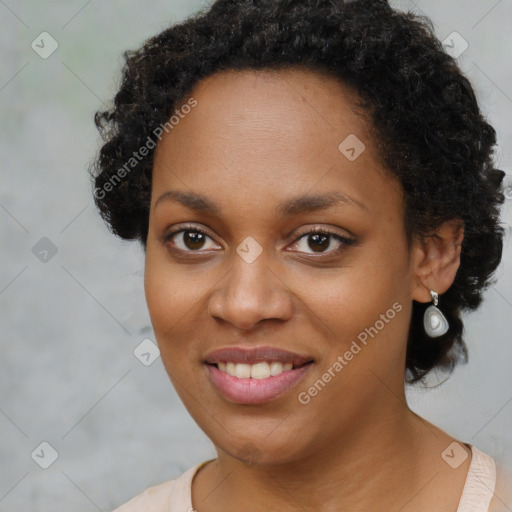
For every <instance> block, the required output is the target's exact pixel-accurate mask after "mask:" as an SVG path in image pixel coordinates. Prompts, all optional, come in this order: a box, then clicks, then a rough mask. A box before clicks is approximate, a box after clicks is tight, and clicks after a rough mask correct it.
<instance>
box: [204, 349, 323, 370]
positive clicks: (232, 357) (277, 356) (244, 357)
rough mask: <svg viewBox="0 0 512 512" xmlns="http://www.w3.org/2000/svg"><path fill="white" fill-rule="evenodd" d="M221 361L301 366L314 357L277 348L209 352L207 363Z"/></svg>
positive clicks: (206, 358)
mask: <svg viewBox="0 0 512 512" xmlns="http://www.w3.org/2000/svg"><path fill="white" fill-rule="evenodd" d="M219 361H223V362H233V363H245V364H255V363H260V362H263V361H267V362H268V361H279V362H281V363H292V364H293V365H294V366H301V365H303V364H305V363H308V362H310V361H313V358H312V357H308V356H302V355H300V354H296V353H294V352H289V351H288V350H282V349H280V348H276V347H269V346H265V347H252V348H248V347H225V348H221V349H218V350H213V351H212V352H209V353H208V354H207V355H206V357H205V363H208V364H216V363H218V362H219Z"/></svg>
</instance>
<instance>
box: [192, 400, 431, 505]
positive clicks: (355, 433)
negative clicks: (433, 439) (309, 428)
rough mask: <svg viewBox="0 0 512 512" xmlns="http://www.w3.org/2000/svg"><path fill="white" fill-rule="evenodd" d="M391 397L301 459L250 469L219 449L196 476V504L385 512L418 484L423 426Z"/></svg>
mask: <svg viewBox="0 0 512 512" xmlns="http://www.w3.org/2000/svg"><path fill="white" fill-rule="evenodd" d="M393 400H394V409H393V410H391V409H390V408H389V404H388V407H387V408H386V409H384V408H381V409H380V413H378V414H373V415H372V416H371V417H366V418H365V421H364V424H362V423H361V422H357V424H356V427H355V428H353V429H352V430H350V431H346V432H343V433H337V434H336V436H333V437H334V439H324V440H323V445H322V446H316V447H315V448H314V449H312V450H311V452H312V453H308V454H307V455H305V456H304V457H302V458H300V459H294V460H291V461H288V462H286V463H279V464H255V465H248V464H247V463H245V462H241V461H239V460H237V459H235V458H234V457H232V456H230V455H228V454H227V453H225V452H223V451H221V450H219V456H218V459H217V460H216V461H214V462H212V463H210V464H208V465H207V466H206V467H205V468H204V470H203V471H201V472H200V473H199V474H198V477H197V478H196V479H195V480H197V484H194V486H195V491H193V498H194V504H195V506H197V507H198V510H199V511H201V512H202V511H203V510H205V511H210V510H211V511H212V512H215V511H217V510H219V511H220V510H223V511H230V510H265V504H267V505H268V504H269V503H272V509H278V510H281V511H283V512H287V511H288V510H289V511H292V510H293V511H296V510H298V509H299V510H300V509H304V510H317V511H328V510H387V509H389V510H391V509H393V508H394V507H396V504H397V503H405V502H406V501H407V498H408V496H410V489H412V488H413V487H415V486H416V485H417V482H418V479H419V478H418V477H419V475H418V470H417V462H416V461H417V458H418V451H419V447H420V445H421V438H422V435H424V434H425V432H424V430H425V426H424V424H423V423H422V420H421V419H420V418H419V417H418V416H417V415H416V414H414V413H413V412H412V411H410V410H409V408H408V407H407V406H405V405H404V403H405V402H403V403H402V402H400V401H399V400H397V399H396V397H394V396H393ZM327 476H328V477H327ZM223 482H224V483H223ZM213 489H215V492H214V493H213ZM208 494H210V498H208V497H206V496H208ZM212 497H213V499H211V498H212ZM401 498H403V501H401ZM397 500H398V501H397Z"/></svg>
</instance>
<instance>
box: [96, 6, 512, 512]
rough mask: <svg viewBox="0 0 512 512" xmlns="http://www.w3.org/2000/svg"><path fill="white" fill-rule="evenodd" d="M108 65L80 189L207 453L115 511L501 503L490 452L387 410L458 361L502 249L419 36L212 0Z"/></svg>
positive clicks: (464, 101)
mask: <svg viewBox="0 0 512 512" xmlns="http://www.w3.org/2000/svg"><path fill="white" fill-rule="evenodd" d="M125 57H126V65H125V68H124V73H123V80H122V83H121V85H120V89H119V91H118V93H117V94H116V97H115V101H114V106H113V108H112V109H111V110H109V111H105V112H99V113H97V115H96V124H97V126H98V128H99V129H100V131H101V132H102V134H103V137H104V145H103V147H102V148H101V151H100V154H99V158H98V160H97V163H96V166H95V170H94V173H93V177H94V181H95V190H94V195H95V200H96V204H97V206H98V208H99V210H100V213H101V215H102V216H103V218H104V219H105V220H106V221H107V223H108V225H109V226H110V228H111V230H112V231H113V233H115V234H117V235H118V236H120V237H122V238H124V239H136V240H139V241H140V242H141V243H142V245H143V247H144V250H145V257H146V260H145V261H146V264H145V293H146V300H147V304H148V309H149V313H150V317H151V322H152V325H153V328H154V332H155V336H156V340H157V342H158V345H159V349H160V352H161V356H162V360H163V363H164V366H165V368H166V370H167V373H168V375H169V377H170V379H171V381H172V383H173V385H174V386H175V388H176V391H177V392H178V394H179V396H180V398H181V399H182V401H183V403H184V405H185V406H186V408H187V410H188V411H189V412H190V414H191V416H192V417H193V418H194V420H195V421H196V422H197V424H198V425H199V426H200V428H201V429H202V430H203V431H204V432H205V433H206V435H207V436H208V437H209V438H210V439H211V440H212V442H213V443H214V445H215V447H216V451H217V454H218V457H217V458H216V459H215V460H212V461H205V462H204V463H202V464H200V465H198V466H196V467H194V468H190V469H189V470H188V471H186V472H185V473H184V474H183V475H181V476H180V477H179V478H177V479H176V480H172V481H168V482H165V483H163V484H161V485H159V486H155V487H152V488H150V489H148V490H146V491H145V492H144V493H141V494H139V495H137V496H136V497H134V498H133V499H132V500H131V501H130V502H128V503H127V504H125V505H124V506H122V507H120V508H119V509H118V510H119V511H120V512H121V511H122V512H129V511H135V510H137V511H139V510H152V511H164V510H165V511H170V510H172V511H174V510H182V511H185V510H187V509H188V510H192V509H194V510H197V511H199V512H212V511H215V512H216V511H221V510H222V511H229V510H247V511H260V510H269V509H270V510H282V511H288V510H317V511H327V510H329V511H331V510H350V511H355V510H365V511H367V510H377V511H381V510H382V511H390V510H400V511H402V512H409V511H415V512H422V511H429V512H430V511H433V510H436V511H444V510H446V511H455V510H457V511H459V512H462V511H469V510H474V511H477V510H478V511H485V510H488V509H489V507H491V509H492V510H498V509H499V508H498V507H499V506H503V504H504V502H503V499H502V494H498V489H499V488H500V487H498V486H500V485H501V479H502V476H501V475H500V474H499V475H498V476H496V465H495V461H494V459H493V458H492V457H491V456H489V455H487V454H485V453H483V452H481V451H480V450H478V449H477V448H476V447H474V446H471V445H470V444H466V443H464V442H462V441H459V440H457V439H455V438H453V437H452V436H451V435H449V434H448V433H446V432H444V431H442V430H441V429H439V428H438V427H436V426H435V425H432V424H431V423H429V422H428V421H426V420H425V419H423V418H421V417H419V416H418V415H416V414H415V413H414V412H412V411H411V410H410V409H409V408H408V406H407V403H406V400H405V392H404V382H406V383H413V382H417V381H420V380H421V379H423V378H425V376H427V375H428V374H429V372H431V371H432V370H433V369H445V370H448V371H449V370H451V369H452V368H453V367H454V365H455V364H456V363H457V362H461V361H464V358H465V356H466V348H465V344H464V341H463V338H462V333H463V324H462V321H461V311H462V310H473V309H475V308H476V307H477V306H478V305H479V304H480V302H481V300H482V292H483V290H484V289H485V287H486V286H487V285H488V283H489V281H490V278H491V276H492V274H493V272H494V270H495V269H496V268H497V266H498V264H499V262H500V260H501V254H502V237H503V230H502V228H501V227H500V226H499V205H500V203H501V202H502V201H503V195H502V193H501V188H500V187H501V181H502V178H503V175H504V173H503V172H502V171H500V170H497V169H495V168H494V166H493V165H494V164H493V161H492V158H491V156H492V148H493V146H494V145H495V142H496V138H495V131H494V129H493V128H492V127H491V126H490V125H489V124H488V123H487V122H486V121H485V120H484V118H483V117H482V115H481V113H480V111H479V108H478V105H477V102H476V99H475V95H474V93H473V90H472V88H471V85H470V84H469V82H468V80H467V79H466V78H465V77H464V76H463V75H462V73H461V71H460V70H459V68H458V66H457V64H456V62H455V61H454V59H453V58H452V57H450V56H448V55H447V54H446V53H445V52H444V51H443V48H442V45H441V43H440V42H439V41H438V40H437V39H436V38H435V36H434V35H433V29H432V27H431V25H429V23H428V22H427V21H426V20H423V21H421V20H420V19H418V18H417V17H415V16H414V15H412V14H405V13H400V12H398V11H395V10H393V9H392V8H391V7H390V6H389V5H388V3H387V2H385V1H384V0H368V1H364V0H361V1H355V2H345V3H343V2H341V1H335V0H330V1H329V0H315V1H313V0H300V1H296V0H295V1H291V0H279V1H275V0H258V1H257V0H218V1H217V2H215V3H214V4H213V5H212V7H211V8H210V9H209V10H208V11H206V12H201V13H198V14H197V15H196V16H195V17H191V18H190V19H188V20H186V21H184V22H183V23H181V24H178V25H175V26H172V27H170V28H169V29H167V30H165V31H163V32H162V33H161V34H159V35H157V36H155V37H153V38H152V39H150V40H148V41H147V42H146V43H145V44H144V45H143V47H142V48H141V49H139V50H138V51H133V52H127V53H126V54H125ZM494 493H496V496H497V497H499V498H500V499H497V498H496V497H494V499H493V496H494ZM491 500H492V504H491ZM504 510H506V508H504Z"/></svg>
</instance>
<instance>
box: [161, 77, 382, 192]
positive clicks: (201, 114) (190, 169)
mask: <svg viewBox="0 0 512 512" xmlns="http://www.w3.org/2000/svg"><path fill="white" fill-rule="evenodd" d="M191 99H193V100H194V101H195V102H196V104H195V106H194V107H193V108H192V109H188V108H187V109H184V110H183V112H182V114H181V115H180V116H179V121H178V122H177V123H176V124H175V125H174V126H173V128H172V130H170V131H169V133H164V134H163V137H162V140H161V141H160V142H159V143H158V144H157V148H156V150H155V156H154V169H153V190H154V191H155V190H156V191H157V192H158V193H162V192H164V191H165V189H167V188H174V189H176V188H180V189H191V190H200V191H201V192H204V191H210V192H211V193H212V194H215V193H216V192H218V193H219V194H220V193H222V194H223V196H224V197H227V196H229V195H232V194H230V193H236V194H237V197H238V199H241V197H242V196H244V191H245V195H249V194H250V193H252V194H259V196H260V197H262V195H264V196H265V198H267V199H268V198H271V197H274V196H283V195H294V194H293V193H294V192H296V193H298V192H304V191H305V189H308V188H310V187H313V186H315V183H318V184H319V185H320V188H323V189H324V190H323V191H325V190H326V187H327V188H330V189H332V188H338V189H339V188H340V186H341V188H342V189H343V192H346V193H348V194H350V192H351V191H352V192H354V193H353V194H352V195H353V196H356V197H357V196H359V197H361V196H360V191H359V192H358V190H357V189H358V188H361V186H362V187H363V188H365V187H366V185H367V184H368V182H369V180H377V181H379V183H375V186H376V188H375V190H374V191H373V192H374V193H375V194H381V191H382V188H381V187H382V180H386V181H389V179H388V176H384V173H383V172H382V169H383V168H382V164H381V162H380V160H379V159H378V157H377V156H376V155H375V154H374V144H373V143H372V139H371V133H370V132H371V129H370V125H369V123H368V121H367V117H366V116H365V112H364V111H363V110H362V109H361V108H359V107H358V102H360V98H359V97H358V95H357V94H356V93H355V92H354V91H353V90H352V89H350V88H349V87H347V86H345V85H344V84H342V83H340V82H339V81H337V80H335V79H333V78H330V77H327V76H325V75H322V74H318V73H316V72H312V71H308V70H296V69H294V70H284V71H283V70H279V71H272V70H263V71H262V70H243V71H223V72H220V73H217V74H215V75H211V76H209V77H207V78H205V79H203V80H202V81H200V82H199V83H198V84H197V85H196V86H195V87H194V88H193V90H192V91H191V93H190V95H189V96H187V98H186V99H185V101H184V102H183V103H182V105H185V104H186V103H187V101H188V102H189V103H190V100H191ZM176 110H177V111H178V113H179V110H180V106H177V109H176ZM184 112H187V113H186V114H185V113H184ZM176 119H178V117H176ZM346 141H348V142H346ZM345 142H346V143H345ZM346 146H352V147H353V148H354V149H355V150H356V152H357V153H359V152H360V155H359V156H358V155H356V157H357V158H356V159H349V158H347V154H344V153H343V151H344V150H346V149H347V147H346ZM348 149H351V148H350V147H349V148H348ZM352 154H353V153H352ZM348 156H351V155H350V154H349V155H348ZM379 174H382V175H381V176H379ZM365 181H366V182H367V184H366V185H365ZM388 186H389V185H388ZM366 188H368V187H366ZM371 188H372V187H371V186H370V187H369V188H368V190H367V191H366V192H371ZM317 191H319V192H320V190H317ZM155 195H156V194H153V201H154V199H155V197H154V196H155ZM370 195H371V194H370ZM381 195H382V194H381Z"/></svg>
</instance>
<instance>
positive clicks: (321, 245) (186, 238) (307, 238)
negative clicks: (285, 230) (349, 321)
mask: <svg viewBox="0 0 512 512" xmlns="http://www.w3.org/2000/svg"><path fill="white" fill-rule="evenodd" d="M177 235H181V236H177ZM173 239H176V241H173ZM208 239H209V240H212V238H211V237H210V236H209V235H208V234H207V233H206V232H205V231H203V230H202V229H199V228H197V227H195V226H194V225H188V226H183V227H182V228H180V229H177V230H175V231H172V232H170V233H168V234H167V235H165V236H164V243H165V245H166V246H168V247H169V249H170V250H171V251H174V252H178V253H180V252H181V253H183V252H185V253H187V252H188V253H191V252H201V251H202V250H208V249H215V248H214V247H205V243H206V241H207V240H208ZM333 241H334V244H332V242H333ZM355 242H356V241H355V239H353V238H348V237H345V236H342V235H339V234H337V233H333V232H332V231H329V230H328V229H326V228H322V227H314V228H313V229H310V230H309V231H307V232H305V233H303V234H302V235H301V236H300V237H299V238H298V239H297V240H296V241H295V242H294V243H293V245H296V246H299V251H298V252H304V253H306V254H313V253H317V254H318V253H320V254H326V253H327V254H331V255H333V254H338V253H340V252H341V251H343V249H345V247H347V246H350V245H354V244H355ZM301 244H302V248H301V247H300V246H301ZM336 244H338V247H336V248H335V249H332V247H331V246H332V245H336ZM293 245H292V247H293ZM308 248H309V249H312V251H313V253H308V252H307V250H306V249H308ZM329 248H331V249H330V250H327V249H329Z"/></svg>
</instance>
